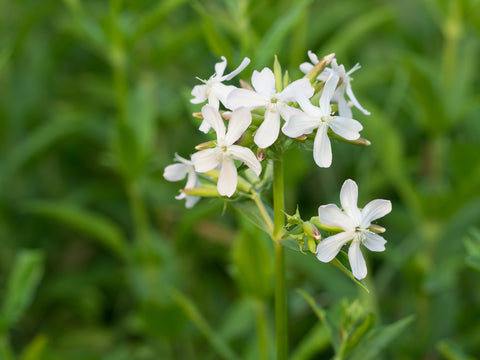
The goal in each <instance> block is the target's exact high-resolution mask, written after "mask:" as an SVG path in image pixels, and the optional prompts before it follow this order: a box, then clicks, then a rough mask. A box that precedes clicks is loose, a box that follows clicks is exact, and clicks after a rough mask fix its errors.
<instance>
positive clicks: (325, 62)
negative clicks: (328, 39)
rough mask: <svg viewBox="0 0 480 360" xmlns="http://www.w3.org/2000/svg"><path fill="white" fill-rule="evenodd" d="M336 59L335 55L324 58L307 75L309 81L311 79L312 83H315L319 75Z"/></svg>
mask: <svg viewBox="0 0 480 360" xmlns="http://www.w3.org/2000/svg"><path fill="white" fill-rule="evenodd" d="M334 57H335V53H332V54H330V55H327V56H325V57H323V58H322V59H321V60H320V61H319V62H318V64H316V65H315V66H314V67H313V69H312V70H310V71H309V72H308V74H306V75H305V77H306V78H307V79H310V82H314V81H315V79H316V78H317V76H318V75H320V73H321V72H322V71H323V70H324V69H325V68H326V67H327V66H328V64H330V62H331V61H332V60H333V58H334Z"/></svg>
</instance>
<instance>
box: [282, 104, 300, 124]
mask: <svg viewBox="0 0 480 360" xmlns="http://www.w3.org/2000/svg"><path fill="white" fill-rule="evenodd" d="M277 110H278V112H279V113H280V116H281V117H282V118H283V119H284V120H285V121H290V118H291V117H292V116H296V115H305V113H304V112H303V111H302V110H300V109H297V108H294V107H291V106H288V105H285V104H283V105H280V106H278V107H277Z"/></svg>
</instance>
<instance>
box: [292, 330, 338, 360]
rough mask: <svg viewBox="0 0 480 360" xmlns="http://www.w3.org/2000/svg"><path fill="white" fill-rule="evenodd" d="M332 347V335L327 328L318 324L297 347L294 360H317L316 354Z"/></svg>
mask: <svg viewBox="0 0 480 360" xmlns="http://www.w3.org/2000/svg"><path fill="white" fill-rule="evenodd" d="M329 345H330V333H329V331H328V329H327V327H326V326H324V325H323V324H320V323H317V324H316V325H315V326H314V327H313V328H312V329H311V330H310V331H309V332H308V333H307V334H306V335H305V336H304V337H303V338H302V341H301V342H300V343H299V344H298V345H297V346H296V347H295V350H294V352H293V354H292V355H291V359H292V360H309V359H315V354H318V353H319V352H320V351H322V350H325V349H326V348H327V347H328V346H329Z"/></svg>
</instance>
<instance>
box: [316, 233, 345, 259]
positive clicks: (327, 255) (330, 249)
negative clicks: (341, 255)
mask: <svg viewBox="0 0 480 360" xmlns="http://www.w3.org/2000/svg"><path fill="white" fill-rule="evenodd" d="M353 235H354V234H353V233H352V232H350V231H349V232H341V233H338V234H336V235H333V236H330V237H328V238H326V239H324V240H322V241H321V242H320V243H319V244H318V245H317V251H316V255H317V259H318V260H320V261H323V262H330V261H332V260H333V258H334V257H335V256H337V254H338V252H339V251H340V249H341V248H342V246H343V245H345V244H346V243H347V242H349V241H350V240H352V239H353Z"/></svg>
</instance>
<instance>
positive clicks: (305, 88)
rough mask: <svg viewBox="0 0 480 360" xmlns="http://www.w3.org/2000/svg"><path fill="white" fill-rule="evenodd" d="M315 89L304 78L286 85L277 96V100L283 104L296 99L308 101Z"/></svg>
mask: <svg viewBox="0 0 480 360" xmlns="http://www.w3.org/2000/svg"><path fill="white" fill-rule="evenodd" d="M314 92H315V89H314V88H313V87H312V85H311V84H310V81H309V80H308V79H306V78H303V79H299V80H296V81H294V82H292V83H291V84H290V85H288V86H287V87H286V88H285V89H283V91H282V92H281V93H280V94H279V98H280V99H281V100H282V101H284V102H290V101H295V100H296V99H298V98H305V99H310V98H311V97H312V96H313V93H314Z"/></svg>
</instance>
